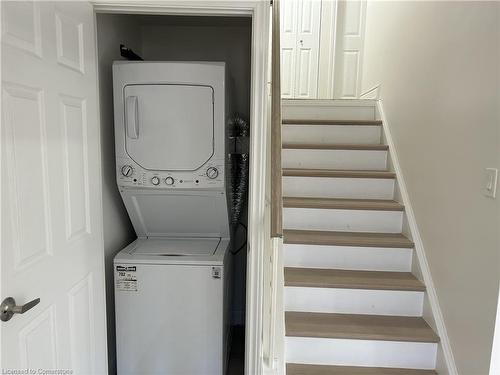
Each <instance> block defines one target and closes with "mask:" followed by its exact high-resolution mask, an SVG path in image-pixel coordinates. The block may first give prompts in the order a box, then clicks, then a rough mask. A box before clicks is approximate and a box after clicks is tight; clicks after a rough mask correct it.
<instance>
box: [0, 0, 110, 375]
mask: <svg viewBox="0 0 500 375" xmlns="http://www.w3.org/2000/svg"><path fill="white" fill-rule="evenodd" d="M1 7H2V12H1V13H2V47H1V48H2V126H1V140H2V145H1V147H2V150H1V151H2V154H1V155H2V164H1V170H2V175H1V179H2V182H1V189H2V195H1V197H2V198H1V199H2V202H1V207H2V212H1V215H2V216H1V217H2V226H1V230H2V238H1V241H2V242H1V246H2V253H1V299H2V300H3V299H4V298H6V297H8V296H12V297H14V298H15V300H16V302H17V303H18V304H24V303H26V302H28V301H30V300H32V299H35V298H40V300H41V302H40V303H39V304H38V305H37V306H35V307H34V308H32V309H31V310H29V311H28V312H26V313H24V314H22V315H20V314H16V315H14V316H13V317H12V319H11V320H9V321H7V322H1V326H0V327H1V364H0V367H2V368H4V369H21V368H22V369H26V368H28V369H35V370H37V369H55V368H58V369H68V370H73V373H75V374H105V373H107V363H106V362H107V360H106V353H107V350H106V322H105V299H104V258H103V241H102V208H101V184H100V181H101V178H100V173H101V171H100V151H99V128H98V126H99V124H98V110H97V75H96V60H95V59H96V57H95V53H96V51H95V42H94V24H93V23H94V14H93V9H92V6H91V5H90V4H89V3H88V2H28V1H23V2H2V3H1Z"/></svg>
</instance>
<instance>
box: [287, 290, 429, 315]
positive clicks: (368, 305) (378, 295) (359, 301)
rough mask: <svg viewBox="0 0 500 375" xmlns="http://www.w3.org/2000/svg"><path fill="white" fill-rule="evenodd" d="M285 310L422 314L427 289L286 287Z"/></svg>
mask: <svg viewBox="0 0 500 375" xmlns="http://www.w3.org/2000/svg"><path fill="white" fill-rule="evenodd" d="M284 293H285V294H284V297H285V310H286V311H302V312H319V313H340V314H369V315H395V316H422V307H423V302H424V292H419V291H404V290H367V289H347V288H346V289H344V288H310V287H291V286H287V287H285V292H284Z"/></svg>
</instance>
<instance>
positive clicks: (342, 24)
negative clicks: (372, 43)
mask: <svg viewBox="0 0 500 375" xmlns="http://www.w3.org/2000/svg"><path fill="white" fill-rule="evenodd" d="M337 4H338V8H337V37H336V46H335V64H334V66H335V71H334V90H333V94H334V98H336V99H340V98H346V99H350V98H358V97H359V95H360V90H361V69H362V58H363V44H364V36H365V16H366V0H353V1H347V0H340V1H338V2H337Z"/></svg>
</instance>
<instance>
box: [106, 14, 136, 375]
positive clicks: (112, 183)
mask: <svg viewBox="0 0 500 375" xmlns="http://www.w3.org/2000/svg"><path fill="white" fill-rule="evenodd" d="M120 43H123V44H125V45H127V46H128V47H130V48H132V49H134V51H137V52H140V33H139V28H138V25H137V24H136V22H135V20H134V18H133V17H131V16H127V15H120V16H116V15H108V14H98V15H97V44H98V57H99V63H98V64H99V66H98V67H99V107H100V113H101V155H102V156H101V159H102V187H103V192H102V200H103V219H104V220H103V223H104V252H105V265H106V305H107V306H106V311H107V327H108V362H109V371H110V374H113V373H115V371H116V370H115V360H116V355H115V310H114V306H115V303H114V287H113V285H114V283H113V258H114V256H115V254H116V253H117V252H118V251H120V250H121V249H122V248H123V247H124V246H125V245H127V244H129V243H130V242H131V241H132V240H134V239H135V238H136V235H135V232H134V229H133V228H132V224H131V223H130V220H129V218H128V215H127V212H126V211H125V207H124V205H123V202H122V200H121V198H120V194H119V193H118V188H117V186H116V178H115V137H114V117H113V78H112V73H111V63H112V62H113V61H114V60H121V59H122V58H121V57H120V48H119V47H120Z"/></svg>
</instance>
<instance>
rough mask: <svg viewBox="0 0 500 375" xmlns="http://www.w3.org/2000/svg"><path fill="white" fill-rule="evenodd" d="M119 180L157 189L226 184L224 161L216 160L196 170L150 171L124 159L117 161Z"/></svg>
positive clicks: (209, 186) (216, 186) (122, 183)
mask: <svg viewBox="0 0 500 375" xmlns="http://www.w3.org/2000/svg"><path fill="white" fill-rule="evenodd" d="M120 161H121V163H120ZM117 182H118V185H119V186H124V187H132V186H141V187H151V188H156V189H160V188H163V189H176V188H177V189H179V188H184V189H186V188H187V189H192V188H218V187H221V186H224V161H220V162H219V163H217V161H215V160H214V161H212V162H211V163H208V164H207V165H204V166H202V167H201V168H199V169H198V170H196V171H149V170H146V169H143V168H142V167H140V166H138V165H136V164H134V163H132V162H131V160H130V159H124V160H119V162H118V163H117Z"/></svg>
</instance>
